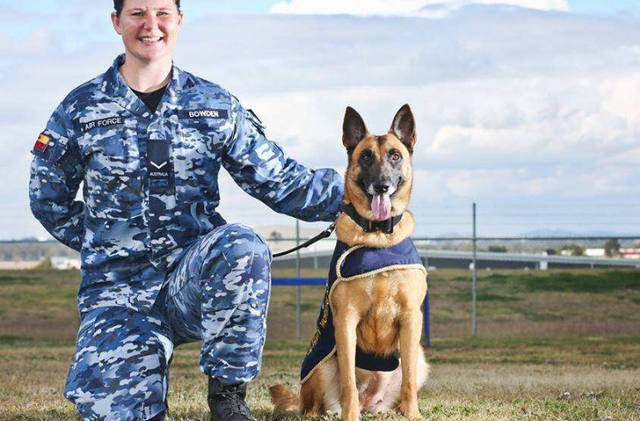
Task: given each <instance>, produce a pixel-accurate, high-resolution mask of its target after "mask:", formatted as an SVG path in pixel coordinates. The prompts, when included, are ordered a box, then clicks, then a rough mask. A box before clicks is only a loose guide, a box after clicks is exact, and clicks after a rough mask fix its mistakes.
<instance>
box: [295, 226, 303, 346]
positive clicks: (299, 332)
mask: <svg viewBox="0 0 640 421" xmlns="http://www.w3.org/2000/svg"><path fill="white" fill-rule="evenodd" d="M299 245H300V221H299V220H298V219H296V247H297V246H299ZM296 277H297V278H298V279H300V250H297V251H296ZM300 288H301V287H300V285H298V286H297V296H296V339H297V340H300V338H301V337H302V315H301V311H300V299H301V289H300Z"/></svg>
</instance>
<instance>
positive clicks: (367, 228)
mask: <svg viewBox="0 0 640 421" xmlns="http://www.w3.org/2000/svg"><path fill="white" fill-rule="evenodd" d="M342 212H344V213H346V214H347V215H349V216H350V217H351V219H353V221H354V222H355V223H356V224H358V225H360V227H362V229H363V230H364V232H377V231H382V232H383V233H385V234H391V233H393V227H395V226H396V225H398V222H400V220H401V219H402V214H400V215H398V216H392V217H391V218H389V219H385V220H384V221H370V220H368V219H365V218H363V217H362V216H360V214H359V213H358V212H357V211H356V208H354V207H353V205H352V204H351V203H343V204H342Z"/></svg>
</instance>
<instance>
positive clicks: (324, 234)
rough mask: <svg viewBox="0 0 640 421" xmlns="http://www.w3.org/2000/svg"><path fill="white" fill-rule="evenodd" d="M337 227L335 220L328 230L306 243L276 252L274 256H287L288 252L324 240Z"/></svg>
mask: <svg viewBox="0 0 640 421" xmlns="http://www.w3.org/2000/svg"><path fill="white" fill-rule="evenodd" d="M335 229H336V223H335V222H334V223H333V224H331V225H329V228H327V229H326V230H324V231H322V232H321V233H320V234H318V235H316V236H315V237H313V238H312V239H310V240H307V241H305V242H304V243H302V244H300V245H299V246H296V247H294V248H292V249H289V250H285V251H281V252H280V253H276V254H274V255H273V257H281V256H286V255H287V254H290V253H293V252H294V251H298V250H300V249H302V248H305V247H309V246H310V245H311V244H314V243H317V242H318V241H320V240H322V239H323V238H327V237H329V236H330V235H331V233H332V232H333V230H335Z"/></svg>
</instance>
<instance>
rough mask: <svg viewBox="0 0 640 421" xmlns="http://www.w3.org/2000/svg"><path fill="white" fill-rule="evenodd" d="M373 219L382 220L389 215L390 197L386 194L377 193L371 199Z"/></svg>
mask: <svg viewBox="0 0 640 421" xmlns="http://www.w3.org/2000/svg"><path fill="white" fill-rule="evenodd" d="M371 211H372V212H373V220H374V221H384V220H385V219H389V217H390V216H391V199H390V198H389V195H388V194H377V195H375V196H373V200H372V201H371Z"/></svg>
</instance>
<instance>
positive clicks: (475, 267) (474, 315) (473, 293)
mask: <svg viewBox="0 0 640 421" xmlns="http://www.w3.org/2000/svg"><path fill="white" fill-rule="evenodd" d="M476 238H477V237H476V203H475V202H473V286H472V291H471V296H472V301H473V302H472V310H471V311H472V321H473V337H474V338H475V337H477V336H478V313H477V310H478V308H477V293H478V292H477V289H478V285H477V284H478V261H477V259H476V253H477V244H476V242H477V240H476Z"/></svg>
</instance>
